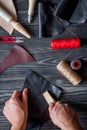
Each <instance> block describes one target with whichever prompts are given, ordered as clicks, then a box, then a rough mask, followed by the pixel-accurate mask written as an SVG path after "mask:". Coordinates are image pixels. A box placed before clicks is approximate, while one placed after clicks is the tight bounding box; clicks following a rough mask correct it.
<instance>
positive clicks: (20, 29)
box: [0, 6, 31, 38]
mask: <svg viewBox="0 0 87 130" xmlns="http://www.w3.org/2000/svg"><path fill="white" fill-rule="evenodd" d="M0 16H1V17H2V18H3V19H4V20H5V21H6V22H8V23H10V24H11V25H12V26H13V27H14V28H15V29H16V30H17V31H18V32H20V33H21V34H23V35H24V36H26V37H27V38H30V37H31V35H30V34H29V33H28V32H27V31H26V30H25V29H24V27H23V26H22V25H21V24H20V23H19V22H16V21H15V20H14V19H13V17H12V16H11V15H10V14H9V13H8V12H7V11H6V10H5V9H4V8H2V7H1V6H0Z"/></svg>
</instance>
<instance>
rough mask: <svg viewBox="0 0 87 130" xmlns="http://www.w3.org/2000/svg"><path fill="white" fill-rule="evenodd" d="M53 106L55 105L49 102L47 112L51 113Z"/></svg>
mask: <svg viewBox="0 0 87 130" xmlns="http://www.w3.org/2000/svg"><path fill="white" fill-rule="evenodd" d="M54 106H55V103H53V102H50V103H49V108H48V109H49V111H51V110H52V109H53V107H54Z"/></svg>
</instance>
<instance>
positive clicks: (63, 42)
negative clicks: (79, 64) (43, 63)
mask: <svg viewBox="0 0 87 130" xmlns="http://www.w3.org/2000/svg"><path fill="white" fill-rule="evenodd" d="M79 47H80V39H79V38H70V39H60V40H52V41H51V48H52V49H65V48H79Z"/></svg>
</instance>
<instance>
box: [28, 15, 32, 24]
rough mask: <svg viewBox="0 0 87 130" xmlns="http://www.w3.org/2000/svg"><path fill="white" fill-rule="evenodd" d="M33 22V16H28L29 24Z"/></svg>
mask: <svg viewBox="0 0 87 130" xmlns="http://www.w3.org/2000/svg"><path fill="white" fill-rule="evenodd" d="M31 22H32V16H31V15H28V23H31Z"/></svg>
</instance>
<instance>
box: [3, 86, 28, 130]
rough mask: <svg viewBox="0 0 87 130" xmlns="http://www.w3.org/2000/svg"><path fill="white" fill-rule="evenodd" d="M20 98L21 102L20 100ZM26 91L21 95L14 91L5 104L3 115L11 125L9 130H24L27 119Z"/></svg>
mask: <svg viewBox="0 0 87 130" xmlns="http://www.w3.org/2000/svg"><path fill="white" fill-rule="evenodd" d="M21 97H22V100H20V98H21ZM27 101H28V89H27V88H26V89H24V90H23V92H22V94H21V92H19V91H14V92H13V94H12V96H11V98H10V99H9V100H8V101H7V102H6V103H5V106H4V109H3V113H4V115H5V116H6V118H7V119H8V120H9V122H10V123H11V125H12V127H11V130H25V128H26V123H27V117H28V104H27Z"/></svg>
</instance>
